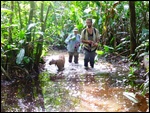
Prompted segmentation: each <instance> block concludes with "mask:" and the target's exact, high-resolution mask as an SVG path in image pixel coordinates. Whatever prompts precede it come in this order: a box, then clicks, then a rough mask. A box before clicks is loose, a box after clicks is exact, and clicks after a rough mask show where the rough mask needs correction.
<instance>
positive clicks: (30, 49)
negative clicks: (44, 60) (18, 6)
mask: <svg viewBox="0 0 150 113" xmlns="http://www.w3.org/2000/svg"><path fill="white" fill-rule="evenodd" d="M34 10H35V3H34V1H30V13H29V20H28V25H30V24H31V23H32V19H33V15H34ZM31 31H32V28H30V29H28V30H27V34H26V41H27V42H26V46H25V56H28V57H32V54H33V44H32V42H31ZM32 64H33V62H32V61H31V60H30V62H29V63H28V65H27V67H26V68H27V69H28V70H31V69H32Z"/></svg>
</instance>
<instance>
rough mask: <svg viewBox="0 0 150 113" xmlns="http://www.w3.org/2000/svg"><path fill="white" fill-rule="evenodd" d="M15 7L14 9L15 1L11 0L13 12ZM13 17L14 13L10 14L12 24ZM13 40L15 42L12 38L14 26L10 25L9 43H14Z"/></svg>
mask: <svg viewBox="0 0 150 113" xmlns="http://www.w3.org/2000/svg"><path fill="white" fill-rule="evenodd" d="M13 9H14V1H11V10H12V12H13ZM12 18H13V13H12V14H11V16H10V20H9V23H10V25H12ZM12 42H13V40H12V26H10V27H9V43H12Z"/></svg>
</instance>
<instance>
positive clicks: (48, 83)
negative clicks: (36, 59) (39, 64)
mask: <svg viewBox="0 0 150 113" xmlns="http://www.w3.org/2000/svg"><path fill="white" fill-rule="evenodd" d="M60 53H61V54H64V55H65V59H66V63H65V70H64V71H61V72H58V71H57V67H56V66H55V65H49V61H50V60H51V59H57V58H58V55H59V54H60ZM83 57H84V56H83V54H80V56H79V64H74V63H68V53H67V52H62V51H60V52H58V51H57V52H51V53H50V54H49V55H47V57H46V58H45V59H46V64H45V67H44V68H45V71H44V72H42V73H41V74H40V75H39V80H38V79H36V80H34V78H33V79H31V80H30V79H29V80H26V81H24V80H23V79H22V80H19V81H13V82H4V83H3V82H1V91H2V94H1V105H2V106H1V111H13V112H18V111H21V112H22V111H23V112H27V111H29V112H39V111H43V112H65V111H66V112H72V111H75V112H79V111H81V112H84V111H85V112H86V111H87V112H96V111H97V112H102V111H103V112H109V111H110V112H113V111H114V112H125V111H135V112H138V111H144V110H145V109H146V110H147V108H144V107H143V105H144V106H145V104H143V105H142V106H140V107H139V106H137V105H136V104H134V103H133V102H132V101H131V100H129V99H128V98H126V97H125V96H123V92H124V91H127V90H130V91H131V90H132V89H130V88H129V87H128V86H125V85H124V81H123V79H122V77H124V76H126V74H127V73H128V67H127V66H126V65H121V66H114V65H112V64H110V63H108V62H106V61H105V60H102V59H100V60H99V62H97V63H96V64H95V68H94V69H89V70H88V71H87V70H85V69H84V67H83ZM141 107H142V108H141ZM143 108H144V110H143Z"/></svg>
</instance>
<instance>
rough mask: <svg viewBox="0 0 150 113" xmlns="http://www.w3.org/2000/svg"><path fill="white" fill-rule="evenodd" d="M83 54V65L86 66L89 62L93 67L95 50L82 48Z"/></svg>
mask: <svg viewBox="0 0 150 113" xmlns="http://www.w3.org/2000/svg"><path fill="white" fill-rule="evenodd" d="M84 55H85V56H84V66H85V67H88V62H90V66H91V67H92V68H94V59H95V56H96V53H95V51H87V50H84Z"/></svg>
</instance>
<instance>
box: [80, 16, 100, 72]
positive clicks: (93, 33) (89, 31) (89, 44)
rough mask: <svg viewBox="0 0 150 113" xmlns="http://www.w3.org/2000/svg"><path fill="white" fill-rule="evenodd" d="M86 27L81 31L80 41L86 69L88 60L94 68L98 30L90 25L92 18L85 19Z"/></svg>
mask: <svg viewBox="0 0 150 113" xmlns="http://www.w3.org/2000/svg"><path fill="white" fill-rule="evenodd" d="M86 26H87V27H86V28H85V29H83V31H82V32H81V42H82V43H83V47H84V67H85V69H86V70H87V69H88V62H90V66H91V67H92V68H94V59H95V56H96V52H95V51H96V49H97V47H98V42H99V38H100V35H99V31H98V30H97V29H96V28H94V27H93V26H92V19H90V18H88V19H86Z"/></svg>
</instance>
